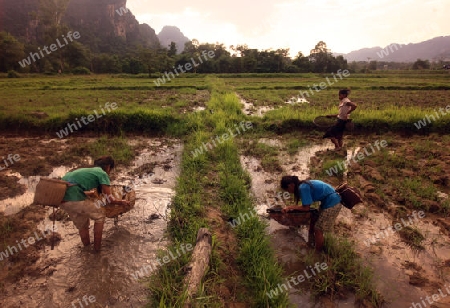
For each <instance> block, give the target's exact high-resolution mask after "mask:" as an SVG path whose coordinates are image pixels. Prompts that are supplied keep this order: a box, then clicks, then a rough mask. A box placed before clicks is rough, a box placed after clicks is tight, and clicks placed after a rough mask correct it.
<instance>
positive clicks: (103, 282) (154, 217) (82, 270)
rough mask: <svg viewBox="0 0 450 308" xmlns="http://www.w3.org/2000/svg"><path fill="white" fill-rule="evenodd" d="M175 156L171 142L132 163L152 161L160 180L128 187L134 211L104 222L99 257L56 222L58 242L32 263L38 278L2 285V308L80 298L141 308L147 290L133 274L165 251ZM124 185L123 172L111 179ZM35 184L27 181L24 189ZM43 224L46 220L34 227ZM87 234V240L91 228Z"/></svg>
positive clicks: (66, 303)
mask: <svg viewBox="0 0 450 308" xmlns="http://www.w3.org/2000/svg"><path fill="white" fill-rule="evenodd" d="M181 151H182V146H181V145H180V144H179V143H176V144H175V145H173V146H161V147H160V148H159V149H158V150H155V151H147V152H146V153H144V154H143V155H141V156H139V157H138V158H137V159H136V163H135V167H139V166H141V165H143V164H145V163H151V162H156V163H157V166H156V167H155V168H154V173H153V174H152V175H151V178H153V177H158V178H162V179H164V181H163V182H162V184H155V183H153V182H152V181H151V180H150V181H146V182H142V183H140V184H139V185H136V186H135V187H134V188H135V190H136V196H137V199H136V204H135V208H134V209H133V210H132V211H130V212H128V213H125V214H124V215H123V216H122V217H120V219H119V224H118V226H115V225H114V222H113V219H107V220H106V223H105V229H104V232H103V242H102V250H101V251H100V253H98V254H96V253H94V252H93V247H92V245H91V246H90V247H81V246H82V245H81V241H80V237H79V235H78V230H77V229H76V228H75V227H74V225H73V223H72V222H71V221H65V222H56V224H57V230H58V232H59V233H60V234H61V236H62V240H61V242H60V243H59V245H58V246H56V247H55V249H54V250H49V249H47V250H46V251H45V252H44V253H42V256H41V258H40V259H39V260H38V262H37V266H38V267H39V268H42V271H41V275H40V276H38V277H26V278H23V279H22V280H20V281H19V282H18V283H17V284H16V286H14V288H12V287H13V286H9V287H8V286H7V287H6V288H5V297H4V298H3V296H1V297H0V300H1V301H2V308H3V307H7V308H9V307H52V308H60V307H61V308H62V307H71V304H72V302H73V303H77V300H78V299H81V298H83V296H94V297H95V303H93V304H91V305H89V306H88V307H120V308H121V307H143V306H144V305H145V303H146V302H147V297H148V289H147V287H146V285H145V284H144V283H142V282H141V281H138V280H137V279H136V272H137V271H140V270H141V269H142V268H143V267H144V266H145V265H149V264H154V263H155V259H156V256H157V253H158V250H161V249H164V248H165V247H166V246H167V240H166V238H165V230H166V227H167V221H166V217H167V212H168V206H169V204H170V201H171V199H172V197H173V196H174V190H173V188H174V187H175V183H176V177H177V174H178V172H179V165H180V163H179V162H180V159H181ZM168 165H170V168H168ZM57 169H58V168H57ZM65 172H66V170H65V169H63V168H61V169H58V170H56V169H55V171H54V172H53V173H52V176H55V177H57V176H60V175H61V174H64V173H65ZM130 180H131V178H130V176H129V175H128V174H126V173H125V172H124V173H122V174H119V175H117V181H118V182H119V183H123V184H128V183H129V182H130ZM37 181H38V180H37V179H33V181H30V179H28V182H27V183H29V188H30V190H32V189H33V185H34V187H35V184H37ZM158 183H159V182H158ZM50 211H51V210H50ZM50 211H49V212H50ZM49 224H50V221H49V220H48V218H46V219H45V220H44V221H43V222H42V223H41V224H40V226H39V228H41V229H42V228H44V226H45V225H49ZM90 229H91V239H92V237H93V234H92V233H93V232H92V223H91V226H90ZM149 268H150V267H149Z"/></svg>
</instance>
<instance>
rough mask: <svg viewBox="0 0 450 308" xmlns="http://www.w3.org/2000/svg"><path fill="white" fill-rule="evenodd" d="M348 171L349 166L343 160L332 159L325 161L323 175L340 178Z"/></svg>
mask: <svg viewBox="0 0 450 308" xmlns="http://www.w3.org/2000/svg"><path fill="white" fill-rule="evenodd" d="M346 171H347V166H346V165H345V164H343V163H342V160H339V159H330V160H325V161H324V162H323V164H322V172H321V175H322V176H324V177H329V176H336V177H338V178H343V176H344V173H345V172H346ZM330 174H331V175H330Z"/></svg>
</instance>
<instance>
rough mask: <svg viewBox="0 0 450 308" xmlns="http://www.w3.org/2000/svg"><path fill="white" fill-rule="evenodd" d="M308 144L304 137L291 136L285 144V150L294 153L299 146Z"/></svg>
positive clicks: (290, 153)
mask: <svg viewBox="0 0 450 308" xmlns="http://www.w3.org/2000/svg"><path fill="white" fill-rule="evenodd" d="M307 144H308V141H306V140H304V139H301V140H300V139H297V138H293V139H290V140H289V141H288V143H287V144H286V148H287V152H288V154H289V155H291V156H292V155H295V154H297V153H298V150H299V148H301V147H304V146H306V145H307Z"/></svg>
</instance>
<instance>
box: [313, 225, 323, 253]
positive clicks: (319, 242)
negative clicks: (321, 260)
mask: <svg viewBox="0 0 450 308" xmlns="http://www.w3.org/2000/svg"><path fill="white" fill-rule="evenodd" d="M314 235H315V238H316V252H318V253H320V252H322V249H323V242H324V239H323V232H322V230H319V229H315V230H314Z"/></svg>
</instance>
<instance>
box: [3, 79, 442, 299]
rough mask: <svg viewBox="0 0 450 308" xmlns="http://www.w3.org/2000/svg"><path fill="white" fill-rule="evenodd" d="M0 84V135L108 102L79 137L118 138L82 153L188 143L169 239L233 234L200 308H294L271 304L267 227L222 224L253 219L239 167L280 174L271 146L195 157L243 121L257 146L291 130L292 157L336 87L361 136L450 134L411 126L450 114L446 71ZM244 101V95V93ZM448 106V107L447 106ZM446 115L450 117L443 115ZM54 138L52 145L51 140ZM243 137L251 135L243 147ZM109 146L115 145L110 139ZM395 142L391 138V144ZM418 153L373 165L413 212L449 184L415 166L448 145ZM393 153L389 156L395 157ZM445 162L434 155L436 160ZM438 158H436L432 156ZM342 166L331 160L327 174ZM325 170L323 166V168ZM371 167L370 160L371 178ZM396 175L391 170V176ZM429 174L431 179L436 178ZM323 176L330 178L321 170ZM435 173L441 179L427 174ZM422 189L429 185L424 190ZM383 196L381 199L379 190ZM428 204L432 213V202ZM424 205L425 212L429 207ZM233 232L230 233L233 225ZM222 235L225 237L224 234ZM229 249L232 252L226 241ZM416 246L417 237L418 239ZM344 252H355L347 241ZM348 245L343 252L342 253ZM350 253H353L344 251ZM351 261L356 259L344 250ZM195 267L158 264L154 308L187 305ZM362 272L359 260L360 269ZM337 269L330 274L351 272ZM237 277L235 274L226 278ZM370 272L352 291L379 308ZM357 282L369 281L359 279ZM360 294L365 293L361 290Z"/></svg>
mask: <svg viewBox="0 0 450 308" xmlns="http://www.w3.org/2000/svg"><path fill="white" fill-rule="evenodd" d="M1 77H4V76H0V93H1V95H0V129H1V130H2V131H3V132H8V133H9V132H12V133H19V134H26V133H48V134H49V135H54V136H56V132H58V131H60V130H61V129H64V128H67V125H68V124H70V123H75V121H78V120H79V119H81V117H83V116H85V117H88V116H89V115H91V114H93V113H94V112H97V113H100V112H101V109H102V108H106V107H105V106H106V105H105V104H106V103H107V102H109V103H112V102H114V103H116V104H117V107H118V108H117V109H115V110H111V111H109V110H108V111H106V112H105V113H104V114H103V116H102V117H101V118H98V119H96V120H95V121H93V122H92V123H91V122H90V123H88V124H86V125H83V126H82V127H80V129H79V131H78V130H77V131H75V132H73V133H72V134H73V135H75V134H81V133H82V131H84V132H95V133H98V134H99V135H104V134H111V135H116V136H118V138H115V139H109V138H105V137H103V138H100V139H99V141H98V143H97V144H95V145H90V146H89V147H87V146H84V147H83V146H81V147H79V151H80V153H81V152H83V153H84V152H85V151H89V152H95V153H97V152H101V151H102V150H103V149H106V148H108V149H110V148H111V147H112V148H114V147H120V148H121V149H124V150H123V151H119V152H120V153H118V154H116V156H120V159H121V160H123V161H124V162H127V161H129V160H130V159H132V156H133V153H132V150H131V149H128V148H126V147H124V144H126V142H125V141H124V139H126V135H127V134H128V133H130V134H140V135H151V134H162V135H166V136H177V137H180V138H181V139H182V140H183V142H184V147H185V150H184V153H183V160H182V171H181V175H180V177H179V179H178V184H177V188H176V196H175V198H174V200H173V203H172V217H171V221H170V223H169V229H168V231H169V233H170V237H171V239H172V245H173V247H177V246H178V245H179V244H180V243H186V242H194V239H195V237H196V232H197V230H198V228H200V227H208V228H210V229H211V230H212V231H213V234H219V233H220V232H219V231H223V230H228V231H227V232H226V234H227V235H226V236H217V235H216V236H214V238H213V255H212V261H211V267H210V269H209V272H208V273H207V275H206V277H205V283H204V285H203V286H202V290H201V291H200V294H199V295H198V298H197V304H198V305H206V306H208V307H221V304H223V302H224V301H225V302H243V301H245V302H246V303H247V304H248V305H249V306H252V307H268V306H270V307H286V305H287V296H286V295H285V294H284V295H283V296H280V297H277V298H274V299H269V298H268V297H267V296H266V293H265V292H267V291H268V290H270V289H272V288H273V286H275V285H277V284H278V283H279V282H280V281H281V279H282V272H281V268H280V266H279V264H277V262H276V261H275V259H274V254H273V251H272V250H271V249H270V248H269V243H268V237H267V236H266V235H265V233H264V228H265V225H264V223H263V222H261V221H260V220H259V219H257V218H252V219H249V220H247V221H245V223H243V224H241V225H240V226H239V227H236V228H232V230H231V228H230V227H229V226H228V225H227V224H226V223H225V222H223V221H222V220H221V217H236V216H238V215H239V213H243V212H249V211H250V210H251V209H252V208H253V204H252V200H251V198H250V197H249V194H248V190H249V185H250V184H249V183H250V179H249V176H248V174H246V173H245V172H244V171H243V170H242V167H241V165H240V161H239V154H240V153H247V154H251V155H254V156H255V157H258V158H260V159H261V162H262V166H263V168H264V169H265V170H267V171H271V170H272V171H274V170H278V171H279V170H280V169H281V167H280V163H279V162H278V158H277V151H276V149H273V148H271V147H269V146H267V145H264V144H260V143H252V145H248V144H244V143H245V142H243V141H242V138H235V139H229V140H227V141H226V142H223V143H220V144H218V145H217V146H216V147H214V148H213V149H210V150H208V151H206V152H205V153H203V154H202V155H198V156H194V155H193V154H192V153H193V152H194V151H195V150H196V149H198V148H200V147H202V144H204V143H207V142H210V141H211V140H212V138H214V137H215V136H220V135H222V134H224V133H227V132H228V129H230V128H233V125H235V124H236V123H240V122H242V121H251V122H252V125H253V128H252V132H251V133H249V134H248V136H246V137H245V138H251V139H254V140H257V139H258V138H261V137H264V136H268V135H269V136H276V134H279V133H283V134H284V135H283V136H286V138H287V139H288V142H287V145H286V147H287V151H288V152H289V153H296V152H297V151H298V148H299V147H301V146H303V145H304V144H305V141H302V140H299V139H298V136H297V135H294V134H288V133H289V132H295V131H301V130H304V131H305V132H308V134H309V135H310V136H311V135H314V136H315V137H317V138H319V136H320V134H319V133H318V132H315V131H312V130H311V129H312V128H314V126H313V123H312V120H313V119H314V117H316V116H318V115H324V114H330V113H333V114H335V113H337V105H338V98H337V92H338V90H339V89H340V88H347V87H348V88H351V89H352V93H351V95H350V98H351V99H352V101H354V102H356V103H357V104H358V109H357V110H356V111H355V112H354V114H352V118H353V119H354V122H355V124H356V131H359V132H362V133H366V132H368V133H377V132H378V133H379V132H388V131H389V132H409V133H410V134H419V135H421V134H425V133H429V132H434V133H436V134H435V136H436V137H434V140H436V139H439V138H440V137H439V136H440V135H441V134H446V133H448V131H450V109H449V112H448V114H441V115H442V116H441V117H439V118H437V119H435V120H432V121H431V120H430V121H427V122H425V123H426V126H425V127H422V128H421V129H418V128H417V127H415V125H414V123H416V122H417V121H419V120H423V119H424V118H425V117H426V116H427V115H435V111H436V110H437V109H438V108H444V109H445V108H446V107H447V106H450V98H449V96H448V90H450V86H448V84H449V83H448V81H449V79H450V74H448V73H446V72H442V73H441V72H431V71H430V72H389V71H387V72H375V73H373V74H351V75H350V76H348V77H346V78H343V79H342V80H340V79H338V80H337V81H336V80H334V79H333V76H332V75H331V74H330V75H317V74H269V75H255V74H248V75H218V76H205V75H194V74H186V75H182V76H180V77H178V78H176V79H174V80H172V81H170V82H168V83H166V84H164V85H162V86H160V87H157V86H156V85H155V84H154V82H153V81H154V80H155V78H148V77H147V76H144V75H140V76H127V75H120V76H111V75H102V76H98V75H96V76H83V77H81V76H80V77H75V76H45V77H43V76H29V77H27V78H17V79H8V78H1ZM327 77H328V80H330V81H333V80H334V81H335V82H334V83H333V84H331V85H328V86H327V87H326V88H325V89H323V90H321V91H318V92H317V91H315V90H314V89H312V91H313V93H311V92H310V90H309V89H310V87H313V86H314V84H320V83H321V82H327V79H326V78H327ZM300 91H308V92H309V97H308V96H307V95H306V94H304V96H305V98H306V99H307V100H308V101H309V103H303V104H298V105H290V104H285V103H284V102H285V101H287V100H289V99H290V98H292V97H297V96H299V95H300V96H301V95H302V94H301V93H300ZM236 94H237V95H238V96H236ZM240 98H242V99H244V100H246V101H248V102H251V103H253V104H254V105H255V106H256V107H258V106H271V107H275V109H274V110H272V111H269V112H267V113H266V114H265V115H264V116H263V117H261V118H258V117H250V116H246V115H245V114H244V113H243V112H242V105H241V104H240V101H239V99H240ZM449 108H450V107H449ZM446 110H447V109H446ZM55 138H56V137H55ZM245 138H244V139H245ZM111 140H112V141H111ZM388 142H389V145H390V146H392V145H394V144H395V140H388ZM415 144H416V145H415V147H414V153H413V154H414V155H416V156H417V157H415V156H413V154H411V153H409V152H408V149H409V148H408V147H407V145H399V146H398V147H400V148H401V151H400V152H399V153H406V154H408V155H410V158H411V159H410V160H408V161H405V160H402V159H401V157H399V156H401V155H402V154H398V155H390V154H389V152H388V150H386V151H380V152H379V153H377V154H376V155H374V156H373V157H371V158H370V159H367V162H366V163H367V164H368V163H369V162H370V161H372V162H373V164H376V165H384V166H385V167H384V168H380V169H379V172H380V173H381V175H382V176H383V177H384V178H385V179H386V181H383V183H381V182H380V183H378V182H376V181H375V182H374V183H375V184H377V185H378V186H377V189H379V190H380V191H381V189H383V188H385V186H389V187H393V188H394V189H396V190H397V191H401V192H403V193H402V194H399V195H398V199H399V200H403V202H404V204H405V205H406V206H407V207H408V208H420V207H421V205H422V204H423V202H422V201H423V200H424V199H427V200H429V201H430V202H436V200H437V199H436V187H435V186H433V184H434V183H438V182H439V181H441V182H443V181H444V180H445V179H440V178H439V176H440V173H442V171H443V170H445V168H446V166H445V165H441V164H439V163H438V162H434V163H433V164H432V165H430V168H431V169H430V170H431V171H430V170H428V169H427V170H425V169H421V170H415V168H416V167H415V165H414V164H412V160H413V159H420V158H423V157H428V156H430V155H431V156H433V155H437V154H433V151H432V150H433V148H435V147H438V146H448V138H447V137H444V138H443V141H442V142H436V141H429V142H428V143H427V142H422V141H420V142H419V141H418V142H417V143H415ZM389 150H390V149H389ZM436 157H437V156H435V158H436ZM432 158H433V157H430V159H432ZM337 161H338V160H337V159H335V160H330V161H329V162H328V165H329V166H330V167H331V166H333V165H335V164H336V162H337ZM328 165H324V167H323V169H326V168H325V167H327V166H328ZM364 168H366V167H365V165H364V164H362V173H363V175H364V172H365V169H364ZM395 168H396V169H398V170H399V171H398V172H397V173H396V174H394V175H395V177H393V173H392V169H395ZM400 169H402V170H403V169H408V170H413V171H414V172H415V174H413V175H414V176H412V175H409V179H408V180H407V181H399V180H398V179H399V178H402V177H405V176H408V173H407V172H406V171H403V173H402V172H401V171H402V170H400ZM430 172H431V173H430ZM320 174H321V176H322V177H323V179H325V180H326V178H327V175H326V174H325V173H324V172H323V170H322V171H320ZM430 174H431V175H432V176H433V177H434V178H429V176H430ZM423 188H425V189H423ZM380 195H381V196H383V195H382V194H381V193H380ZM430 202H429V205H428V207H430V206H432V205H433V203H430ZM427 209H428V208H427ZM439 210H440V211H441V212H442V214H443V215H447V214H448V213H449V211H450V210H449V204H445V205H444V206H442V208H439ZM227 228H228V229H227ZM216 231H217V232H216ZM414 234H415V233H413V232H411V234H405V235H404V236H405V237H407V238H411V237H414V238H415V239H417V238H418V237H417V236H415V235H414ZM339 241H340V240H331V242H330V243H331V244H330V245H329V246H330V247H335V248H333V249H331V250H330V251H331V252H333V251H335V252H336V253H335V255H336V256H332V254H333V253H331V254H330V256H331V257H332V258H335V259H336V260H338V259H337V258H338V255H339V254H340V253H338V252H337V249H338V246H342V245H341V244H339V245H337V244H336V245H334V244H333V243H340V242H339ZM228 243H233V245H232V246H229V245H227V244H228ZM416 244H417V247H419V245H420V241H419V242H417V243H416ZM345 245H347V244H345ZM345 245H344V246H345ZM345 247H347V246H345ZM348 253H349V254H348V257H349V258H350V257H351V258H353V257H354V255H356V254H355V253H354V252H353V250H351V249H350V248H349V249H348ZM187 262H189V258H188V256H186V257H183V258H179V259H178V260H177V262H173V263H171V264H170V266H166V267H163V268H161V270H160V271H158V273H157V274H156V275H155V276H154V277H153V278H152V283H151V290H152V291H153V292H152V297H151V303H149V306H150V307H157V306H160V307H163V306H178V305H182V304H183V303H184V302H185V300H186V296H185V293H184V290H183V285H182V277H183V274H182V268H183V267H184V266H185V265H186V264H187ZM358 264H359V263H358ZM345 270H346V269H345V268H344V269H343V268H338V267H336V269H335V271H330V274H333V273H338V272H341V271H345ZM230 272H237V273H238V274H237V277H230V275H229V273H230ZM369 272H370V271H369V270H368V269H367V268H365V267H363V266H362V265H361V266H359V265H358V266H355V267H354V268H352V269H351V273H352V275H354V277H353V276H352V277H353V278H352V279H351V283H350V284H348V285H347V287H348V288H350V289H354V290H356V287H355V286H354V282H355V281H356V282H358V284H360V283H367V288H364V289H362V290H359V291H358V292H359V293H358V294H357V296H358V298H360V299H368V300H369V301H371V302H372V304H373V305H374V306H377V305H380V302H382V300H381V298H380V297H379V295H378V294H377V293H376V291H375V290H373V288H372V286H371V285H369V282H368V280H370V275H369ZM355 277H362V278H361V280H358V279H357V278H355ZM340 279H341V278H340V276H339V275H333V276H330V277H328V280H326V281H316V282H315V284H316V289H315V291H314V293H315V294H329V291H327V292H324V291H323V289H324V288H325V289H327V290H332V292H334V291H335V290H337V289H336V288H335V287H336V286H337V285H342V281H340ZM223 288H227V289H230V290H231V289H234V290H235V291H234V292H233V293H232V294H231V295H230V296H229V297H228V298H224V297H220V296H219V293H220V292H219V290H223ZM356 291H357V290H356Z"/></svg>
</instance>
